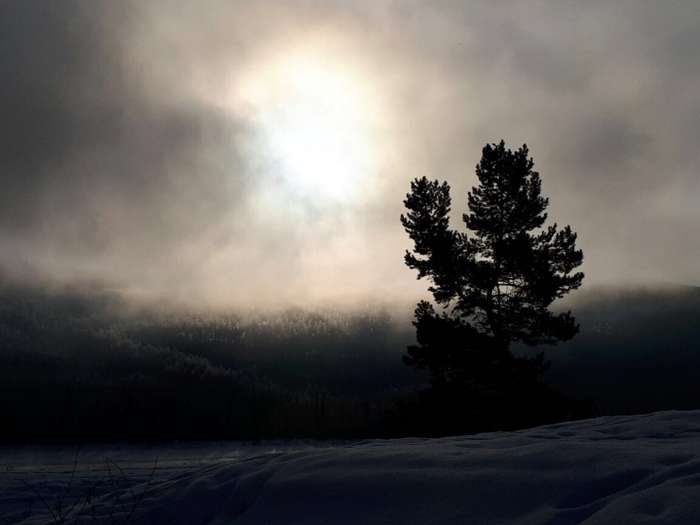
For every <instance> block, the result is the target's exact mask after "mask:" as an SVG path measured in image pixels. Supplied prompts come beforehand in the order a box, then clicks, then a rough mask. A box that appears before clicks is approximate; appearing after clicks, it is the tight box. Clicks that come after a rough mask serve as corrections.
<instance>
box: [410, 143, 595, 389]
mask: <svg viewBox="0 0 700 525" xmlns="http://www.w3.org/2000/svg"><path fill="white" fill-rule="evenodd" d="M533 167H534V163H533V160H532V158H530V157H529V156H528V148H527V146H526V145H523V146H522V147H521V148H520V149H518V150H516V151H511V150H510V149H507V148H506V146H505V143H504V142H503V141H501V142H500V143H498V144H487V145H486V146H485V147H484V148H483V151H482V157H481V161H480V162H479V164H478V165H477V167H476V175H477V178H478V181H479V183H478V185H477V186H475V187H473V188H472V190H471V191H470V192H469V193H468V208H469V210H468V213H466V214H464V215H463V220H464V223H465V224H466V227H467V231H466V232H460V231H456V230H453V229H451V228H450V225H449V215H450V206H451V199H450V187H449V185H448V184H447V183H446V182H439V181H437V180H434V181H430V180H428V179H427V178H425V177H423V178H419V179H416V180H414V181H413V182H412V183H411V191H410V193H408V194H407V196H406V200H405V201H404V204H405V206H406V209H407V212H406V214H405V215H402V216H401V222H402V224H403V226H404V228H405V229H406V232H407V233H408V235H409V236H410V238H411V239H412V240H413V243H414V249H413V250H412V251H407V252H406V256H405V261H406V264H407V265H408V266H409V267H410V268H412V269H415V270H417V271H418V278H419V279H420V278H426V279H428V280H429V281H430V282H431V285H430V287H429V291H430V292H431V293H432V295H433V297H434V299H435V302H436V303H437V305H438V309H436V307H435V306H433V304H431V303H429V302H427V301H421V302H419V303H418V305H417V307H416V310H415V320H414V325H415V327H416V338H417V342H418V345H416V346H411V347H409V349H408V355H406V356H404V361H405V362H406V363H407V364H408V365H411V366H415V367H418V368H422V369H426V370H428V371H429V372H430V374H431V380H432V384H433V386H434V387H436V388H439V387H444V386H450V385H452V386H454V385H459V386H461V387H465V386H468V387H471V388H472V389H475V388H481V389H483V388H491V389H493V388H496V389H499V388H500V389H503V388H510V387H513V386H514V385H522V384H526V383H531V382H532V381H533V380H534V381H536V380H537V379H538V378H539V377H540V376H541V373H542V371H543V370H544V369H545V367H546V365H545V362H544V359H543V354H539V355H538V356H537V357H536V358H524V357H518V358H516V357H514V355H513V354H512V353H511V344H512V343H514V342H522V343H525V344H527V345H537V344H554V343H556V342H558V341H564V340H568V339H571V338H572V337H573V336H574V335H575V334H576V333H577V332H578V325H577V324H576V321H575V319H574V317H573V316H572V315H571V312H564V313H558V314H557V313H553V312H552V311H550V305H551V304H552V303H553V302H554V301H555V300H556V299H558V298H561V297H563V296H564V295H566V294H567V293H568V292H570V291H571V290H574V289H576V288H578V287H579V286H580V285H581V281H582V280H583V273H581V272H577V271H575V270H576V268H578V267H579V266H580V265H581V263H582V262H583V253H582V252H581V250H578V249H577V248H576V233H574V232H573V231H572V230H571V228H570V227H569V226H566V227H564V228H563V229H558V228H557V225H556V224H553V225H551V226H545V222H546V220H547V214H546V213H545V210H546V208H547V206H548V204H549V201H548V199H547V198H545V197H543V196H542V195H541V180H540V176H539V174H538V172H536V171H534V170H533Z"/></svg>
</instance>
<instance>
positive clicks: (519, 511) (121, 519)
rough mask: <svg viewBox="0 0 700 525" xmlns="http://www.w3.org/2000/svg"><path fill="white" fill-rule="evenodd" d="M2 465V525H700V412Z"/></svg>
mask: <svg viewBox="0 0 700 525" xmlns="http://www.w3.org/2000/svg"><path fill="white" fill-rule="evenodd" d="M156 458H157V460H158V463H157V465H155V468H154V461H155V459H156ZM0 465H1V466H2V467H3V468H2V471H1V472H0V525H9V524H13V525H14V524H22V525H29V524H39V523H42V524H43V523H52V519H53V520H54V521H55V518H56V517H57V516H59V517H65V518H66V519H65V523H108V524H112V523H114V524H121V523H130V524H138V525H142V524H143V525H146V524H160V523H163V524H173V525H179V524H183V525H200V524H201V525H223V524H282V523H285V524H286V523H290V524H309V525H310V524H319V525H321V524H335V523H338V524H365V523H366V524H414V523H415V524H436V525H437V524H440V525H443V524H445V525H446V524H471V523H474V524H492V523H493V524H557V525H563V524H578V523H586V524H590V525H594V524H616V525H624V524H628V523H669V524H671V523H672V524H685V523H688V524H697V523H700V411H689V412H677V411H673V412H659V413H655V414H649V415H642V416H617V417H605V418H597V419H591V420H585V421H578V422H573V423H562V424H557V425H549V426H544V427H538V428H533V429H529V430H523V431H519V432H495V433H488V434H477V435H470V436H458V437H447V438H440V439H417V438H405V439H396V440H371V441H362V442H355V443H335V444H328V443H311V444H309V443H276V444H275V443H273V444H270V443H265V444H262V445H255V446H253V445H248V446H245V445H242V444H240V443H216V444H192V445H173V446H157V447H141V448H138V447H132V446H121V447H117V446H102V447H99V446H93V447H89V448H86V449H85V450H81V451H80V452H79V454H77V461H76V449H75V448H72V449H70V448H55V447H54V448H49V447H20V448H17V447H15V448H4V449H0ZM74 465H77V467H74ZM90 490H92V493H93V494H94V497H93V498H91V499H89V501H88V498H87V497H86V494H88V493H89V492H90ZM58 502H61V508H60V509H58V510H57V508H58V507H57V505H58ZM73 504H75V506H74V507H72V505H73ZM47 507H50V508H51V509H52V510H51V512H50V511H49V510H47ZM71 507H72V510H71ZM69 511H70V512H69ZM52 513H53V515H52Z"/></svg>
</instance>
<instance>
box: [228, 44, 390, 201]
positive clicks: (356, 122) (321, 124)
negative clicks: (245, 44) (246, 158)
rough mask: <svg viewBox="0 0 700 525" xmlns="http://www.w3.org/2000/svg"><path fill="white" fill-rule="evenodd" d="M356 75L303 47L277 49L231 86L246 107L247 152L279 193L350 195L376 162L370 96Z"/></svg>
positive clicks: (327, 196) (359, 189)
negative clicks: (250, 146)
mask: <svg viewBox="0 0 700 525" xmlns="http://www.w3.org/2000/svg"><path fill="white" fill-rule="evenodd" d="M367 85H368V82H367V80H366V79H365V78H363V77H362V75H360V74H358V73H357V72H356V71H353V70H352V68H351V67H349V66H346V65H344V63H343V62H342V60H339V59H337V58H336V59H334V60H332V59H330V58H329V57H324V56H323V55H320V54H318V53H313V52H310V51H305V52H296V53H295V52H289V53H286V54H285V53H283V54H280V55H279V56H278V57H276V58H275V60H272V61H269V62H267V63H264V64H262V65H260V66H259V67H257V68H255V69H254V70H253V71H252V72H250V74H249V77H248V78H247V79H246V81H244V82H243V83H242V84H241V91H240V92H239V94H240V96H241V97H242V99H243V101H244V103H245V104H246V106H247V107H248V108H249V109H250V110H251V111H252V117H251V120H252V122H253V124H254V128H255V135H256V136H255V140H254V153H253V154H254V155H256V156H257V157H258V159H260V160H259V161H258V164H260V165H261V166H262V168H263V169H264V171H265V172H267V173H268V174H270V175H271V177H272V179H271V180H272V181H274V182H276V183H279V184H280V185H282V186H283V187H284V189H285V190H286V192H287V193H293V194H295V195H297V196H301V197H304V198H310V199H319V198H320V199H325V200H327V201H347V200H352V199H354V198H356V197H357V196H358V195H359V194H360V193H361V192H362V191H363V190H364V189H365V186H366V184H367V183H368V182H369V180H370V178H371V177H372V176H373V175H375V174H376V170H377V152H376V147H377V140H376V136H375V126H374V119H375V117H376V115H377V109H378V108H377V103H376V100H375V97H374V96H373V93H372V92H371V90H370V89H368V87H367Z"/></svg>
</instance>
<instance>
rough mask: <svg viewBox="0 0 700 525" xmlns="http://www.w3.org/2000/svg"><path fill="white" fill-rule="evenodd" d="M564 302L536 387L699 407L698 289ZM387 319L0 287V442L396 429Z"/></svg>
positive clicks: (402, 344) (618, 402)
mask: <svg viewBox="0 0 700 525" xmlns="http://www.w3.org/2000/svg"><path fill="white" fill-rule="evenodd" d="M565 306H566V307H571V308H572V309H573V311H574V313H575V315H576V317H577V319H578V321H579V323H580V325H581V333H580V334H579V335H578V336H577V337H576V338H575V339H574V340H573V341H571V342H569V343H566V344H562V345H559V346H558V347H544V348H537V349H535V351H540V350H544V351H545V353H546V356H547V358H548V359H549V360H550V361H551V363H552V367H551V369H550V370H549V371H548V372H547V373H546V375H545V381H546V382H547V383H549V384H551V385H552V386H554V387H555V388H556V389H557V390H560V391H561V392H563V393H565V394H567V395H568V396H570V397H573V398H577V399H582V400H590V401H592V402H593V404H594V405H595V407H596V410H597V413H599V414H622V413H634V412H640V413H641V412H650V411H654V410H666V409H690V408H699V407H700V289H699V288H695V287H681V286H677V287H669V286H656V287H646V288H615V289H613V288H591V289H589V290H584V291H581V292H580V293H577V294H575V296H574V297H573V298H572V299H571V302H570V304H568V305H565ZM404 315H405V314H404ZM397 319H399V320H397ZM402 319H403V320H401V316H397V315H391V312H388V311H382V310H380V309H375V310H372V311H360V310H357V311H354V312H350V311H305V310H302V309H295V310H286V311H280V312H277V313H257V314H254V313H250V312H247V313H240V312H239V313H232V314H225V315H224V314H216V315H214V314H203V313H201V312H199V313H186V312H182V311H179V312H173V311H158V310H156V309H155V308H154V307H150V308H149V307H146V306H144V305H141V306H139V307H138V308H135V307H134V306H133V305H132V304H130V303H129V302H128V301H126V300H125V299H124V298H123V297H122V296H120V294H118V293H116V292H114V291H109V290H105V289H100V288H99V287H95V288H87V289H86V288H84V287H83V288H71V287H53V288H46V287H40V286H33V287H24V286H17V285H14V286H9V285H5V286H0V417H2V418H3V421H5V422H6V423H7V425H6V428H9V429H10V431H9V432H8V431H6V432H5V433H4V436H3V437H4V439H8V440H13V439H15V440H31V439H34V437H37V436H38V437H40V438H41V439H44V438H47V437H48V438H49V439H53V437H55V436H60V435H63V434H61V433H64V434H66V433H70V432H72V434H70V435H69V434H66V435H64V436H63V437H64V438H65V439H68V440H71V439H73V437H72V436H73V435H81V436H82V435H86V432H87V431H89V432H88V434H89V435H91V436H92V438H93V439H114V438H115V436H116V437H123V438H134V439H142V438H149V439H151V438H153V439H156V438H158V437H159V436H160V434H161V433H162V432H168V435H169V436H172V437H181V438H183V439H185V438H201V437H212V438H220V437H231V438H233V437H238V438H248V437H277V436H293V437H295V436H301V437H333V436H341V437H345V436H349V435H357V436H365V435H371V436H376V435H384V434H387V435H395V434H396V433H400V432H402V430H400V429H399V430H397V428H398V427H396V425H395V423H390V421H391V418H392V417H393V416H392V413H393V412H394V407H395V402H396V400H397V399H401V398H404V397H405V396H410V395H412V393H413V392H415V391H417V390H418V389H420V388H422V387H424V386H425V385H426V382H427V377H426V376H425V375H424V374H422V373H419V372H416V371H415V370H412V369H410V368H408V367H406V366H404V365H403V364H402V362H401V356H402V355H403V353H404V352H405V348H406V346H407V345H408V344H411V343H412V342H413V340H414V332H413V327H412V326H411V324H410V320H409V319H408V318H406V317H403V318H402ZM516 351H528V350H527V349H523V348H517V349H516ZM387 418H388V419H387ZM67 421H68V422H70V425H68V426H67V425H66V424H65V423H66V422H67ZM388 422H389V423H388ZM392 425H393V426H392ZM90 432H91V434H90ZM12 436H14V438H13V437H12ZM161 437H162V436H161Z"/></svg>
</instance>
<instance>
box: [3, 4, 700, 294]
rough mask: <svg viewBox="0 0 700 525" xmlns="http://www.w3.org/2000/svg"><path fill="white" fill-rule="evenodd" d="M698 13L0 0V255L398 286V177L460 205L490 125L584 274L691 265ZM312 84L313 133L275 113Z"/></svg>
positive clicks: (101, 267)
mask: <svg viewBox="0 0 700 525" xmlns="http://www.w3.org/2000/svg"><path fill="white" fill-rule="evenodd" d="M698 27H700V3H699V2H697V1H695V0H688V1H685V2H680V1H679V2H674V1H668V2H656V1H643V0H639V1H637V0H630V1H617V2H614V3H613V2H602V1H601V2H565V1H551V2H538V1H534V0H533V1H530V2H512V3H509V2H492V1H483V2H464V1H431V2H419V1H412V0H401V1H399V0H396V1H393V2H392V1H381V0H371V1H370V0H367V1H354V2H344V1H339V0H338V1H324V2H321V1H318V2H315V1H311V0H306V1H301V0H299V1H290V0H287V1H284V2H282V1H280V2H266V1H261V0H258V1H255V2H236V1H215V0H212V1H201V2H196V3H195V2H186V1H184V0H183V1H176V0H173V1H149V2H141V1H134V2H128V1H120V2H116V1H95V0H85V1H74V0H63V1H60V2H58V1H57V2H46V1H43V0H36V1H35V0H15V1H4V2H1V3H0V72H1V73H2V82H0V115H1V116H2V118H1V119H0V137H1V139H2V145H1V146H0V178H1V182H2V188H1V191H0V265H1V266H4V267H5V271H6V272H9V273H11V274H14V275H24V276H28V275H29V276H33V277H41V278H47V279H55V280H59V281H63V282H72V281H80V282H83V281H86V280H97V281H102V282H105V283H109V284H110V285H112V286H116V287H119V288H124V289H127V290H129V291H132V292H134V293H145V294H156V295H158V294H165V295H167V296H169V297H171V298H174V299H176V300H184V301H188V300H191V301H204V302H210V303H212V304H229V303H230V304H238V305H240V304H256V305H262V306H265V305H270V304H283V303H289V302H292V303H298V304H309V303H314V302H353V301H387V300H392V299H398V300H401V301H403V300H408V299H410V298H412V297H415V296H417V294H419V293H421V291H422V290H424V288H425V284H424V283H420V282H416V280H415V276H414V275H413V274H412V272H411V271H410V270H408V269H406V268H404V266H403V251H404V250H405V249H406V248H407V247H408V241H407V239H406V236H405V234H404V232H403V230H402V228H401V225H400V223H399V215H400V213H401V211H402V200H403V198H404V195H405V193H406V191H407V190H408V186H409V182H410V180H411V179H412V178H414V177H416V176H421V175H427V176H429V177H431V178H439V179H446V180H448V181H449V182H450V184H451V185H452V189H453V203H454V208H455V212H456V213H455V217H458V216H459V214H461V212H462V208H463V206H464V205H465V202H466V191H467V190H468V188H469V187H470V186H471V185H473V184H474V181H475V178H474V166H475V164H476V163H477V162H478V160H479V155H480V150H481V147H482V146H483V145H484V144H485V143H487V142H494V141H498V140H500V139H501V138H503V139H505V140H506V142H507V143H508V144H509V145H510V146H512V147H517V146H519V145H520V144H522V143H523V142H526V143H527V144H528V145H529V147H530V150H531V153H532V155H533V157H534V159H535V165H536V168H537V169H538V170H539V171H540V173H541V176H542V179H543V190H544V192H545V193H546V194H547V195H548V196H549V197H550V200H551V207H550V217H551V218H552V219H553V220H555V221H557V222H558V223H559V224H560V225H562V224H571V225H572V227H573V228H574V230H576V231H578V233H579V242H580V246H581V248H582V249H583V250H584V254H585V265H584V270H585V272H586V274H587V283H588V284H589V285H590V284H591V283H602V282H619V281H624V282H626V283H629V282H648V281H674V282H680V283H690V284H698V283H699V282H700V278H699V277H700V264H699V263H698V261H700V234H699V233H698V230H697V225H698V224H699V223H700V205H699V204H698V201H699V199H700V173H699V168H698V166H700V147H699V145H698V140H699V137H700V95H699V93H700V54H699V53H698V52H697V51H698V49H699V48H700V42H698V41H699V40H700V31H698ZM299 64H301V65H299ZM309 64H310V65H309ZM297 70H304V71H306V73H305V76H304V78H303V79H302V80H300V81H299V82H301V84H300V85H301V87H299V86H297V85H296V84H295V82H297V80H296V77H295V76H294V75H295V74H296V73H295V71H297ZM285 75H286V76H285ZM305 83H306V84H305ZM309 83H312V84H313V86H315V87H312V88H311V89H310V91H309V92H308V93H306V94H304V93H301V94H299V93H297V91H299V90H301V91H303V90H304V89H308V84H309ZM314 89H318V90H320V91H318V92H316V91H314ZM331 92H332V93H331ZM315 100H319V104H324V105H328V106H330V110H329V111H331V112H332V113H333V114H334V115H335V113H337V112H340V113H338V115H340V116H338V118H337V119H336V120H334V121H333V122H336V121H338V122H341V124H342V125H343V126H345V127H344V128H343V129H342V130H341V131H339V132H338V133H337V134H335V133H330V134H327V135H328V137H322V138H323V140H322V141H320V142H319V147H318V148H315V147H313V145H310V144H309V141H308V140H306V141H303V140H302V141H300V139H299V136H301V135H303V134H302V133H300V132H298V128H294V127H293V126H292V127H291V128H289V129H287V128H285V127H284V126H283V125H282V124H279V123H280V122H281V123H283V124H284V122H287V121H288V120H289V121H291V122H298V121H299V119H301V120H300V121H301V122H305V120H304V119H305V115H306V114H305V113H304V112H305V111H306V112H307V113H308V112H309V111H311V112H313V111H317V110H318V108H316V107H314V103H315V102H314V101H315ZM336 106H337V107H336ZM324 107H325V106H324ZM290 115H291V116H290ZM334 118H335V117H334ZM294 119H297V120H294ZM343 119H345V120H343ZM346 121H347V122H346ZM278 124H279V125H278ZM346 124H347V126H346ZM285 125H286V124H285ZM290 129H291V131H290ZM321 129H323V128H321ZM278 135H281V136H282V137H283V138H282V139H280V138H279V136H278ZM336 135H337V136H336ZM310 137H311V138H312V139H313V138H314V137H315V135H313V133H311V134H310ZM275 141H276V142H275ZM290 141H291V142H290ZM295 141H296V142H295ZM311 142H312V143H313V142H314V141H313V140H312V141H311ZM287 143H290V144H297V145H299V148H300V149H302V150H304V149H308V150H310V151H305V152H304V155H303V159H302V160H299V159H296V161H295V162H297V164H296V165H291V164H288V163H287V161H288V160H289V159H281V158H279V157H280V155H281V154H280V151H286V150H281V149H280V148H282V147H283V146H284V147H287ZM270 144H273V146H274V145H275V144H276V145H277V146H278V148H277V149H275V147H271V146H270ZM334 148H335V149H340V150H342V151H341V152H340V153H338V152H335V153H334V154H335V155H336V156H338V155H345V158H343V162H339V163H336V164H337V166H338V167H337V169H335V168H334V169H326V168H327V164H323V163H322V162H321V161H320V160H319V161H318V162H317V161H316V160H315V159H317V158H321V159H324V158H326V157H324V155H326V156H327V153H328V151H331V152H333V151H335V149H334ZM284 154H285V155H289V152H286V153H284ZM297 154H298V151H297V152H294V153H293V154H292V156H293V157H294V156H295V155H297ZM329 159H330V160H334V159H335V157H329ZM299 162H301V166H303V167H305V166H306V164H304V163H305V162H311V163H312V164H311V171H313V169H316V170H318V169H319V167H320V168H323V172H324V173H326V172H327V175H325V176H324V178H323V179H320V178H316V179H314V178H311V179H309V180H307V179H304V178H303V177H306V171H305V170H300V169H299ZM314 163H315V164H314ZM295 169H296V171H295ZM295 177H297V178H299V179H300V180H299V181H297V180H295V179H294V178H295ZM316 177H318V175H316ZM301 179H303V180H301ZM455 226H461V225H460V224H459V222H458V221H455Z"/></svg>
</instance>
